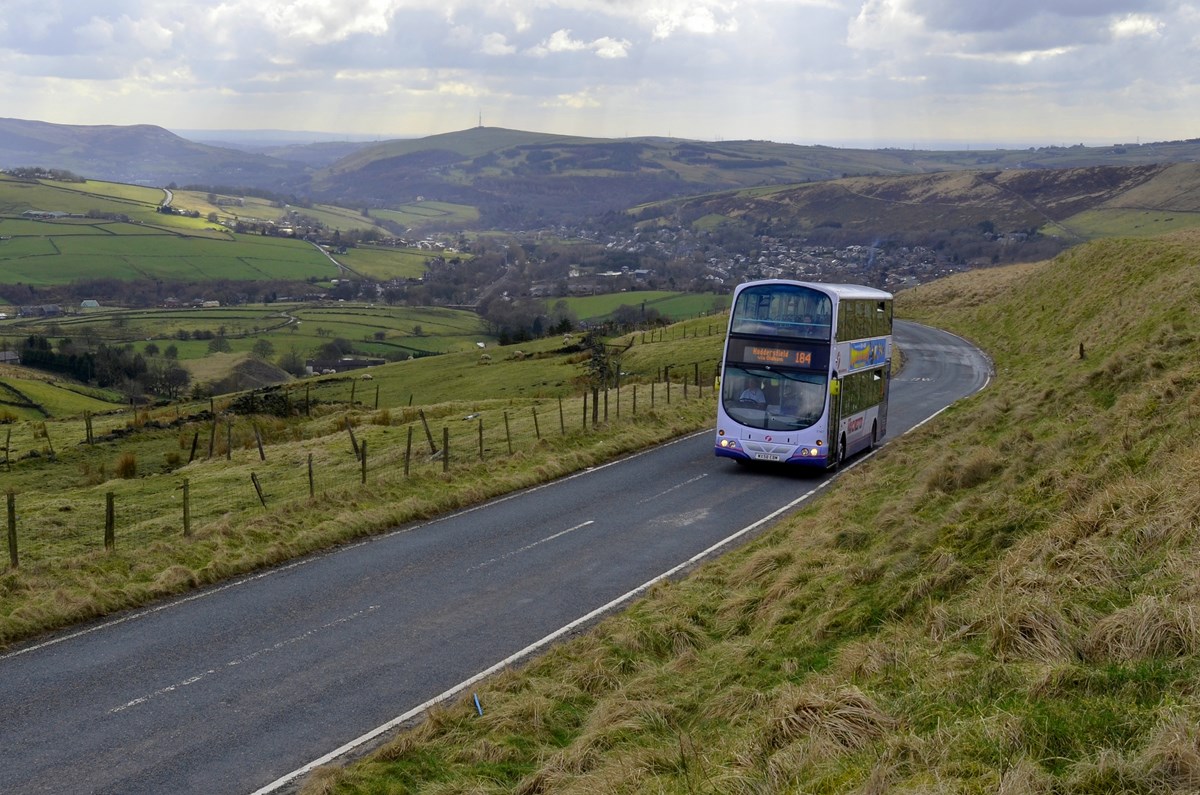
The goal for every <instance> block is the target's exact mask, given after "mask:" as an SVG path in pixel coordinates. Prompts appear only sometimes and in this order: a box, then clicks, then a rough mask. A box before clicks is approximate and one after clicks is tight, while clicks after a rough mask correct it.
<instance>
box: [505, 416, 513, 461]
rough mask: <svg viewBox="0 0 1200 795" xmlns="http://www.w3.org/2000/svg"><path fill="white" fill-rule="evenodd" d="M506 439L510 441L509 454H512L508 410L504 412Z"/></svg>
mask: <svg viewBox="0 0 1200 795" xmlns="http://www.w3.org/2000/svg"><path fill="white" fill-rule="evenodd" d="M504 439H505V441H507V442H508V454H509V455H512V434H511V433H509V431H508V412H507V411H506V412H504Z"/></svg>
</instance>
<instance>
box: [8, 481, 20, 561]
mask: <svg viewBox="0 0 1200 795" xmlns="http://www.w3.org/2000/svg"><path fill="white" fill-rule="evenodd" d="M8 563H9V565H10V566H12V567H13V568H14V569H15V568H17V566H18V560H17V495H16V494H15V493H13V492H11V491H10V492H9V493H8Z"/></svg>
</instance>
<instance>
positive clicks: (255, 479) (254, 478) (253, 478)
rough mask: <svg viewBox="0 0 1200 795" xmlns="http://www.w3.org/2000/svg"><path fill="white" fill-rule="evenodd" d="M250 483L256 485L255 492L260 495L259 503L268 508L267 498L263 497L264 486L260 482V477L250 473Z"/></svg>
mask: <svg viewBox="0 0 1200 795" xmlns="http://www.w3.org/2000/svg"><path fill="white" fill-rule="evenodd" d="M250 482H251V483H253V484H254V491H255V492H257V493H258V501H259V502H261V503H262V507H264V508H266V507H267V498H266V497H264V496H263V490H262V484H260V483H259V482H258V475H256V474H254V473H253V472H251V473H250Z"/></svg>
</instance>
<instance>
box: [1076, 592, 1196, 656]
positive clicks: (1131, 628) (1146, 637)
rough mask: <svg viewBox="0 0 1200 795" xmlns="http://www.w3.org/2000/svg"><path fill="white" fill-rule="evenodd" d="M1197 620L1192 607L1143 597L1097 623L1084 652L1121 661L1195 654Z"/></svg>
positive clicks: (1167, 599) (1194, 608)
mask: <svg viewBox="0 0 1200 795" xmlns="http://www.w3.org/2000/svg"><path fill="white" fill-rule="evenodd" d="M1197 618H1198V617H1197V613H1196V607H1195V606H1194V605H1192V604H1180V603H1178V602H1176V601H1174V600H1172V599H1170V598H1168V597H1163V596H1155V595H1142V596H1139V597H1138V598H1137V599H1135V600H1134V602H1133V604H1131V605H1129V606H1127V607H1123V608H1121V609H1119V610H1115V611H1113V612H1112V613H1109V614H1108V615H1106V616H1104V617H1103V618H1101V619H1100V620H1099V621H1097V622H1096V623H1095V625H1094V626H1093V627H1092V629H1091V631H1090V632H1089V633H1088V635H1087V638H1086V639H1085V640H1084V643H1083V649H1084V652H1085V653H1086V654H1087V656H1088V658H1089V659H1092V660H1112V661H1119V662H1132V661H1136V660H1145V659H1150V658H1154V657H1180V656H1183V655H1190V654H1195V653H1196V651H1197V649H1198V648H1200V623H1198V621H1197Z"/></svg>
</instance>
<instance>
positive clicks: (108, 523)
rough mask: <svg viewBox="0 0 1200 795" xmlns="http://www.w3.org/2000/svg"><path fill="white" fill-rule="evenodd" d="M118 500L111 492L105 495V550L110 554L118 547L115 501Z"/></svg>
mask: <svg viewBox="0 0 1200 795" xmlns="http://www.w3.org/2000/svg"><path fill="white" fill-rule="evenodd" d="M115 499H116V495H114V494H113V493H112V492H111V491H110V492H108V493H107V494H105V495H104V548H105V549H106V550H108V551H109V552H112V551H113V547H115V546H116V545H117V514H116V507H115V506H114V504H113V501H114V500H115Z"/></svg>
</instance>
